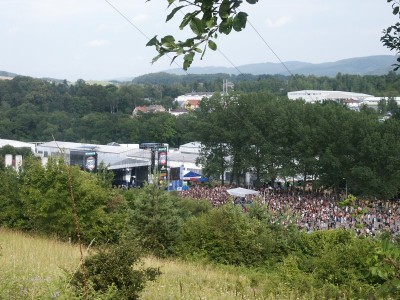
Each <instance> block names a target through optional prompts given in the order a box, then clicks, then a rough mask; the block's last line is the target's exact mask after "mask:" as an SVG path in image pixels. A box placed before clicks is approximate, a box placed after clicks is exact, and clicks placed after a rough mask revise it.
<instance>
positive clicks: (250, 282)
mask: <svg viewBox="0 0 400 300" xmlns="http://www.w3.org/2000/svg"><path fill="white" fill-rule="evenodd" d="M0 246H1V250H0V299H7V300H8V299H18V300H19V299H55V298H56V299H74V296H73V294H72V292H71V289H70V287H69V285H68V280H69V278H68V276H67V274H66V273H65V272H64V270H66V271H68V272H69V273H72V272H74V271H75V270H76V269H77V268H78V267H79V260H80V254H79V253H80V252H79V248H78V246H75V245H70V244H67V243H62V242H59V241H57V240H51V239H48V238H41V237H37V236H35V237H33V236H30V235H26V234H23V233H20V232H14V231H10V230H5V229H1V228H0ZM142 265H143V266H144V267H159V268H160V270H161V272H162V275H161V276H160V277H158V278H157V280H156V281H155V282H148V283H147V286H146V288H145V290H144V291H143V292H142V296H141V299H149V300H150V299H151V300H153V299H197V300H200V299H218V300H224V299H225V300H227V299H302V298H301V297H298V295H297V296H296V295H295V294H293V292H292V291H290V288H289V287H288V286H286V285H284V284H283V285H282V283H281V282H279V280H278V281H276V280H275V281H274V280H273V278H272V277H271V276H268V275H267V274H256V273H251V272H247V271H243V270H240V269H235V268H228V267H226V268H221V267H214V266H210V265H206V264H195V263H187V262H181V261H178V260H160V259H156V258H153V257H147V258H145V259H144V260H143V262H142ZM313 298H314V297H313V296H312V295H309V297H305V298H303V299H313Z"/></svg>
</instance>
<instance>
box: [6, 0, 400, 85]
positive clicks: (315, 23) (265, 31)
mask: <svg viewBox="0 0 400 300" xmlns="http://www.w3.org/2000/svg"><path fill="white" fill-rule="evenodd" d="M113 7H115V8H113ZM167 7H168V2H167V0H151V1H148V2H146V0H0V20H1V26H0V70H1V71H8V72H12V73H17V74H20V75H26V76H32V77H39V78H40V77H51V78H57V79H67V80H69V81H76V80H77V79H83V80H86V81H88V80H110V79H118V78H125V77H136V76H140V75H144V74H148V73H156V72H160V71H165V70H168V69H176V68H178V65H181V61H180V60H177V63H178V65H177V64H175V63H174V64H172V65H171V64H170V58H168V57H164V58H162V59H160V60H158V61H157V62H156V63H154V64H152V63H151V61H152V58H153V57H155V56H156V55H157V52H156V50H155V49H154V48H152V47H146V43H147V42H148V40H149V39H151V38H152V37H154V36H155V35H157V36H158V37H162V36H165V35H168V34H172V35H174V36H176V37H177V39H184V38H185V37H188V36H189V32H188V31H185V30H184V31H181V30H179V28H178V24H179V23H180V21H181V19H182V17H183V15H180V14H179V13H178V14H176V16H175V17H174V19H172V20H171V21H169V22H167V23H166V22H165V20H166V16H167V15H168V13H169V12H170V11H171V9H168V8H167ZM116 9H117V10H118V11H119V12H117V11H116ZM241 11H244V12H246V13H248V15H249V17H248V20H249V21H250V24H251V25H250V24H248V25H247V26H246V28H245V29H244V30H243V31H241V32H232V33H231V34H230V35H228V36H227V35H219V37H218V39H217V40H216V42H217V44H218V51H212V50H207V52H206V54H205V56H204V57H203V59H202V60H200V59H199V58H197V59H196V60H195V61H194V62H193V64H192V66H196V67H210V66H225V67H238V68H239V70H240V65H245V64H254V63H265V62H279V60H281V61H284V62H285V61H303V62H309V63H321V62H332V61H337V60H341V59H346V58H352V57H362V56H369V55H395V53H394V52H393V51H392V52H391V51H389V49H387V48H385V47H384V46H383V45H382V43H381V42H380V37H381V36H382V30H383V29H385V28H387V27H388V26H390V25H392V24H394V23H396V22H398V17H396V16H393V15H392V9H391V6H390V3H387V1H386V0H285V1H282V0H260V1H259V3H258V4H255V5H249V4H247V3H245V4H244V5H243V6H242V7H241ZM186 12H187V11H186ZM127 19H128V20H129V21H128V20H127ZM188 73H190V69H189V70H188Z"/></svg>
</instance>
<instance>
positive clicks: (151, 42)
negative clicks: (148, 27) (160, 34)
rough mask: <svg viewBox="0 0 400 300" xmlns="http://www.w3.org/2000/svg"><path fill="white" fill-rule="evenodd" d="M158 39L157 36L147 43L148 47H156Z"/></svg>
mask: <svg viewBox="0 0 400 300" xmlns="http://www.w3.org/2000/svg"><path fill="white" fill-rule="evenodd" d="M158 44H159V42H158V39H157V36H154V37H153V38H152V39H151V40H150V41H148V42H147V44H146V46H155V45H158Z"/></svg>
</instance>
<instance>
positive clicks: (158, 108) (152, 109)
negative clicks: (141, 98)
mask: <svg viewBox="0 0 400 300" xmlns="http://www.w3.org/2000/svg"><path fill="white" fill-rule="evenodd" d="M165 111H166V110H165V108H164V107H163V106H162V105H150V106H136V107H135V109H134V110H133V112H132V115H133V116H137V115H138V114H139V113H156V112H165Z"/></svg>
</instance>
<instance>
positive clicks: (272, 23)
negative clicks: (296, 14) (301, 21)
mask: <svg viewBox="0 0 400 300" xmlns="http://www.w3.org/2000/svg"><path fill="white" fill-rule="evenodd" d="M291 21H292V16H282V17H279V18H278V19H276V20H272V19H267V20H265V23H266V24H267V27H269V28H277V27H282V26H285V25H286V24H288V23H290V22H291Z"/></svg>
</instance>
